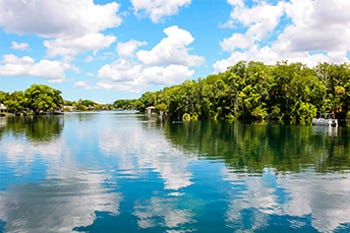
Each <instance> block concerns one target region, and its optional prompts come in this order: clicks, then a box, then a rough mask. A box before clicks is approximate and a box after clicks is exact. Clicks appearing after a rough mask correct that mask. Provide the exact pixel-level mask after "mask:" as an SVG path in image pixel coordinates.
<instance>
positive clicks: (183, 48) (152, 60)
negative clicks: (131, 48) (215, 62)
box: [136, 26, 204, 66]
mask: <svg viewBox="0 0 350 233" xmlns="http://www.w3.org/2000/svg"><path fill="white" fill-rule="evenodd" d="M164 33H165V34H166V36H167V37H166V38H164V39H162V40H161V41H160V42H159V43H158V44H157V45H156V46H155V47H154V48H152V49H151V50H150V51H146V50H141V51H139V52H138V53H137V54H136V55H137V57H138V59H139V60H140V61H142V62H143V63H144V64H147V65H164V64H165V65H167V64H178V65H187V66H196V65H200V64H201V63H202V62H203V61H204V59H203V57H200V56H196V55H190V54H189V53H188V52H189V48H187V46H188V45H190V44H191V43H192V42H193V41H194V38H193V37H192V35H191V33H189V32H188V31H186V30H184V29H181V28H179V27H178V26H172V27H168V28H166V29H164Z"/></svg>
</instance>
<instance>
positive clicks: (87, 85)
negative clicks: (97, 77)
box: [73, 81, 92, 90]
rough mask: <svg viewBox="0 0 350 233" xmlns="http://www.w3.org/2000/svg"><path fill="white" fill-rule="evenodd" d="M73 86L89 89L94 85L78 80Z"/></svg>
mask: <svg viewBox="0 0 350 233" xmlns="http://www.w3.org/2000/svg"><path fill="white" fill-rule="evenodd" d="M73 86H74V87H76V88H82V89H87V90H90V89H92V87H91V86H90V85H89V84H88V83H87V82H86V81H78V82H76V83H74V85H73Z"/></svg>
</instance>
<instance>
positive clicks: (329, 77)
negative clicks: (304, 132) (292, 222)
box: [0, 61, 350, 124]
mask: <svg viewBox="0 0 350 233" xmlns="http://www.w3.org/2000/svg"><path fill="white" fill-rule="evenodd" d="M0 103H3V104H4V105H5V106H6V107H7V109H8V110H9V111H10V112H12V113H15V114H18V113H21V112H23V111H28V110H29V111H32V112H34V113H41V112H54V111H58V110H62V109H63V108H62V107H63V106H65V109H64V110H65V111H87V110H88V111H90V110H111V109H123V110H124V109H136V110H141V111H143V110H145V109H146V108H147V107H149V106H154V107H155V109H156V110H157V111H158V112H162V113H163V114H164V116H165V117H168V118H169V119H172V120H197V119H212V120H229V121H234V120H236V119H239V120H248V121H260V120H277V121H280V122H290V123H292V124H297V123H299V124H308V123H310V122H311V120H312V118H314V117H316V116H317V115H318V114H320V113H321V112H333V113H335V114H336V117H337V118H338V119H346V118H347V119H350V109H349V107H350V65H349V64H347V63H344V64H339V65H338V64H328V63H320V64H319V65H317V66H316V67H314V68H309V67H307V66H306V65H304V64H302V63H291V64H289V63H288V62H286V61H282V62H277V63H276V64H275V65H266V64H264V63H262V62H254V61H251V62H246V61H241V62H238V63H236V64H235V65H233V66H231V67H229V68H228V69H227V71H226V72H223V73H219V74H211V75H209V76H207V77H206V78H201V79H198V80H187V81H185V82H184V83H182V84H180V85H176V86H171V87H166V88H164V89H162V90H159V91H155V92H145V93H143V94H142V96H141V97H140V98H138V99H133V100H116V101H114V103H113V104H105V105H103V104H98V103H96V102H94V101H92V100H82V99H79V100H78V101H67V100H66V101H65V100H63V98H62V96H61V91H59V90H56V89H54V88H51V87H49V86H46V85H39V84H34V85H32V86H31V87H29V88H28V89H26V90H25V91H15V92H13V93H6V92H3V91H0ZM67 107H68V108H67Z"/></svg>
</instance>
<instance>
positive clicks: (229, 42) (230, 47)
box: [220, 33, 251, 51]
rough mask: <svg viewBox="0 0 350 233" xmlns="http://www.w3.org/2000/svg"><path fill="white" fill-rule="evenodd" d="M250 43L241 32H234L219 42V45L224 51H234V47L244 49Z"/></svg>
mask: <svg viewBox="0 0 350 233" xmlns="http://www.w3.org/2000/svg"><path fill="white" fill-rule="evenodd" d="M250 44H251V43H250V41H249V40H248V39H247V38H246V36H245V35H243V34H241V33H235V34H233V35H232V36H231V37H229V38H225V39H224V40H223V41H222V42H220V46H221V48H222V50H224V51H235V49H236V48H241V49H246V48H248V47H249V45H250Z"/></svg>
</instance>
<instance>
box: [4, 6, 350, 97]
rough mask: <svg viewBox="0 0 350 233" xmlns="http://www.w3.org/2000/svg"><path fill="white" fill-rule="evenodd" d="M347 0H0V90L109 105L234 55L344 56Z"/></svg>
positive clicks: (265, 58)
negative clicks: (40, 91) (34, 90)
mask: <svg viewBox="0 0 350 233" xmlns="http://www.w3.org/2000/svg"><path fill="white" fill-rule="evenodd" d="M349 9H350V1H348V0H283V1H282V0H281V1H278V0H115V1H112V0H94V1H92V0H50V1H46V0H0V90H3V91H7V92H12V91H15V90H25V89H26V88H28V87H29V86H30V85H31V84H33V83H40V84H46V85H49V86H52V87H54V88H57V89H59V90H61V91H62V96H63V97H64V98H65V99H67V100H78V99H79V98H82V99H92V100H95V101H97V102H100V103H111V102H113V101H114V100H116V99H126V98H138V97H140V96H141V94H142V93H144V92H146V91H155V90H159V89H161V88H163V87H165V86H171V85H175V84H179V83H182V82H183V81H185V80H187V79H198V78H203V77H206V76H208V75H209V74H212V73H219V72H223V71H225V70H226V69H227V67H229V66H231V65H234V64H235V63H236V62H238V61H240V60H246V61H250V60H254V61H262V62H265V63H267V64H275V63H276V62H277V61H281V60H288V61H289V62H296V61H298V62H302V63H304V64H307V65H308V66H310V67H312V66H315V65H317V64H318V63H319V62H329V63H337V64H339V63H343V62H349V60H350V42H349V38H350V13H349Z"/></svg>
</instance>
